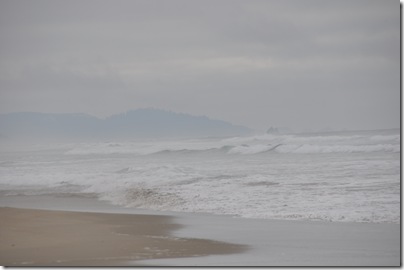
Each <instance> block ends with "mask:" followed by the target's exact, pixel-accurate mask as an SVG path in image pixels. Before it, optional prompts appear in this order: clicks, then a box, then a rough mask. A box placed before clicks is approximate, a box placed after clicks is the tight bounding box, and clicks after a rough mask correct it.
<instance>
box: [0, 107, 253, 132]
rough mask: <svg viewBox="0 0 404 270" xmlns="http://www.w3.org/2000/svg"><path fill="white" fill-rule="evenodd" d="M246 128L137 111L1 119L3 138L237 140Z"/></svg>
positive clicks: (25, 114)
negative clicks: (99, 115) (230, 138)
mask: <svg viewBox="0 0 404 270" xmlns="http://www.w3.org/2000/svg"><path fill="white" fill-rule="evenodd" d="M250 132H251V130H249V129H248V128H246V127H242V126H236V125H232V124H230V123H228V122H225V121H220V120H212V119H209V118H207V117H205V116H192V115H188V114H183V113H175V112H169V111H163V110H157V109H138V110H133V111H129V112H126V113H122V114H117V115H113V116H110V117H108V118H106V119H99V118H96V117H94V116H91V115H88V114H70V113H61V114H60V113H59V114H56V113H33V112H19V113H9V114H2V115H0V134H2V138H11V139H12V138H17V139H24V138H26V139H29V138H32V139H131V138H148V137H150V138H162V137H208V136H234V135H244V134H248V133H250Z"/></svg>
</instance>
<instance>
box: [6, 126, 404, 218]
mask: <svg viewBox="0 0 404 270" xmlns="http://www.w3.org/2000/svg"><path fill="white" fill-rule="evenodd" d="M5 145H6V144H4V143H3V144H2V147H1V148H0V151H1V152H0V195H1V196H13V195H26V196H30V195H44V194H46V195H49V194H50V195H56V196H87V197H94V198H95V199H99V200H104V201H108V202H110V203H111V204H115V205H120V206H125V207H134V208H142V209H150V210H161V211H180V212H203V213H213V214H220V215H232V216H239V217H245V218H263V219H286V220H289V219H294V220H301V219H304V220H323V221H351V222H375V223H399V222H400V130H399V129H392V130H376V131H349V132H348V131H346V132H327V133H307V134H261V135H255V136H250V137H233V138H202V139H177V140H174V139H170V140H152V139H150V140H132V141H99V142H86V143H83V142H82V143H47V144H43V143H42V144H31V145H29V147H24V148H23V149H21V147H20V148H18V149H17V148H12V147H11V148H10V147H6V146H5Z"/></svg>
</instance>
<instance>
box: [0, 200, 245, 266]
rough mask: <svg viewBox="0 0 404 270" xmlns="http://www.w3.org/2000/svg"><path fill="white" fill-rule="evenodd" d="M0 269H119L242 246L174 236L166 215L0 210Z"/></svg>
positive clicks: (3, 208) (233, 250)
mask: <svg viewBox="0 0 404 270" xmlns="http://www.w3.org/2000/svg"><path fill="white" fill-rule="evenodd" d="M0 216H1V223H0V265H3V266H122V265H126V263H127V262H129V261H132V264H133V261H137V260H145V259H158V258H179V257H194V256H205V255H212V254H215V255H220V254H231V253H237V252H242V251H243V250H245V249H247V247H246V246H243V245H235V244H229V243H224V242H218V241H212V240H204V239H191V238H179V237H174V236H172V235H171V234H170V233H171V232H172V231H174V230H176V229H179V228H180V227H181V226H180V225H178V224H175V223H174V222H173V218H172V217H170V216H157V215H132V214H104V213H84V212H69V211H49V210H32V209H18V208H9V207H2V208H0Z"/></svg>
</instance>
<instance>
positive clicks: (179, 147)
mask: <svg viewBox="0 0 404 270" xmlns="http://www.w3.org/2000/svg"><path fill="white" fill-rule="evenodd" d="M269 152H271V153H279V154H282V153H295V154H321V153H370V152H394V153H398V152H400V136H399V135H368V136H365V135H349V136H348V135H346V136H336V135H332V136H324V135H322V136H307V135H305V136H303V135H279V136H275V135H268V134H265V135H258V136H252V137H235V138H227V139H222V140H216V141H213V140H211V141H209V140H200V141H198V140H189V141H185V142H184V141H177V142H175V141H171V142H147V143H143V144H141V143H135V142H126V143H111V142H107V143H93V144H82V145H79V146H76V147H74V148H72V149H70V150H68V151H66V152H65V154H68V155H111V154H119V155H164V154H206V153H208V154H215V153H216V154H233V155H234V154H242V155H253V154H261V153H269Z"/></svg>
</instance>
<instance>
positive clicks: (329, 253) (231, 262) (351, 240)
mask: <svg viewBox="0 0 404 270" xmlns="http://www.w3.org/2000/svg"><path fill="white" fill-rule="evenodd" d="M0 207H16V208H20V210H16V211H32V210H22V209H23V208H25V209H27V208H31V209H33V208H36V209H47V210H57V211H56V212H59V211H60V210H63V211H76V212H69V214H71V213H73V215H74V214H78V215H81V216H86V218H90V217H91V216H93V215H96V216H97V215H109V214H105V213H110V214H116V215H118V216H119V215H124V216H125V215H126V216H132V217H141V216H148V217H151V218H153V219H155V220H159V222H163V221H164V222H163V223H164V224H166V225H164V226H166V228H161V229H160V231H156V232H155V233H157V234H158V235H160V236H159V237H160V239H159V240H162V239H165V240H167V241H172V242H174V244H175V242H176V241H177V243H179V241H180V240H179V239H189V240H190V243H191V242H192V243H198V241H202V242H203V243H204V244H206V245H207V246H212V245H213V246H215V245H216V248H218V251H215V248H213V249H211V248H208V252H205V253H204V252H200V251H198V252H197V251H195V249H194V248H191V249H189V250H188V249H187V251H186V252H185V253H184V252H182V253H181V252H179V254H180V256H178V251H179V250H180V249H181V248H183V246H181V245H179V246H175V245H174V246H173V245H171V244H172V243H171V244H170V245H171V246H170V248H163V247H164V245H166V244H168V243H163V242H159V243H156V247H157V248H156V250H164V249H169V250H170V251H171V253H170V254H171V255H173V253H175V256H171V255H170V256H161V254H160V257H159V256H156V255H155V254H152V253H153V252H155V251H156V250H154V251H153V250H149V251H150V252H148V253H147V252H146V253H147V254H148V255H147V256H146V255H143V257H142V256H139V257H137V258H134V257H130V256H129V257H122V256H123V255H122V256H121V255H120V256H121V257H120V259H118V260H116V259H113V258H110V257H113V256H111V253H109V251H108V252H107V251H104V252H106V253H109V254H108V256H107V255H103V256H104V258H107V257H108V258H109V259H108V260H104V261H103V266H121V265H126V266H130V265H132V266H140V265H141V266H399V265H400V224H387V223H385V224H383V223H382V224H376V223H355V222H321V221H293V220H267V219H247V218H237V217H231V216H220V215H209V214H196V213H175V212H157V211H150V210H140V209H134V208H122V207H118V206H113V205H110V204H108V203H106V202H101V201H97V200H95V199H94V198H79V197H74V198H73V197H68V196H60V197H57V196H5V197H2V198H0ZM77 212H81V213H77ZM103 213H104V214H103ZM118 216H112V217H118ZM28 220H30V219H28ZM109 220H110V221H109V222H112V223H114V224H116V225H118V224H120V225H119V226H122V225H125V222H127V221H125V222H123V221H122V219H119V218H110V219H109ZM31 222H32V221H31ZM122 222H123V223H122ZM121 223H122V224H121ZM3 224H4V223H3ZM27 224H29V223H27ZM126 224H127V223H126ZM175 224H176V225H175ZM48 225H49V224H48ZM87 225H88V224H87ZM87 225H86V226H87ZM2 226H4V225H2ZM164 226H163V227H164ZM77 227H78V228H81V227H83V226H79V225H77ZM84 227H85V226H84ZM101 227H102V226H101ZM102 228H103V229H102V230H104V231H103V232H104V233H105V230H107V228H105V227H102ZM170 228H171V229H170ZM102 230H101V231H102ZM163 231H165V233H163V234H161V233H162V232H163ZM110 232H111V231H110ZM31 234H32V233H31ZM5 235H6V236H7V235H8V234H5ZM99 235H102V236H103V237H104V234H103V233H101V232H99ZM145 235H147V234H145V233H143V234H142V233H141V236H139V237H140V238H141V239H143V240H144V239H145V238H144V236H145ZM17 236H18V237H20V236H21V235H17ZM7 237H10V235H8V236H7ZM11 238H13V237H11ZM151 239H152V238H151ZM175 239H177V240H175ZM148 240H150V239H148ZM194 240H197V241H196V242H193V241H194ZM202 242H199V243H202ZM117 243H125V241H123V242H122V241H117ZM217 244H218V245H219V246H217ZM206 245H205V247H206ZM147 247H150V245H149V244H142V245H141V246H139V247H137V248H139V249H142V251H143V249H144V248H147ZM219 247H220V248H219ZM139 249H138V250H139ZM114 252H115V251H114ZM176 252H177V253H176ZM157 253H158V252H157ZM201 253H204V254H201ZM195 255H198V256H195ZM200 255H206V256H200ZM3 256H4V255H3ZM115 256H116V257H119V256H117V255H115ZM77 262H78V261H76V263H77ZM94 262H98V263H99V262H100V261H99V260H98V261H92V262H88V261H87V262H84V261H83V260H82V261H80V264H77V265H83V266H89V265H95V264H93V263H94ZM66 265H67V264H66Z"/></svg>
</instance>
